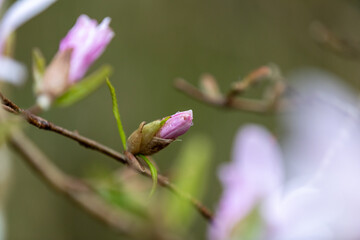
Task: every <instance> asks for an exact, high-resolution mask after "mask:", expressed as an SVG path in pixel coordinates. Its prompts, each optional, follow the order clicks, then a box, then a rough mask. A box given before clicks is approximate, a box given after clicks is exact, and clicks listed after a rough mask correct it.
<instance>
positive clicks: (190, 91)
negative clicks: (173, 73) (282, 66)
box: [174, 79, 278, 113]
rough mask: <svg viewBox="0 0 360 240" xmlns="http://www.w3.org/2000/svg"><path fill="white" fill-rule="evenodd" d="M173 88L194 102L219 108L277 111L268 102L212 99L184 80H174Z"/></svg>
mask: <svg viewBox="0 0 360 240" xmlns="http://www.w3.org/2000/svg"><path fill="white" fill-rule="evenodd" d="M174 86H175V88H176V89H178V90H180V91H181V92H183V93H185V94H187V95H188V96H190V97H192V98H194V99H195V100H198V101H200V102H204V103H206V104H208V105H211V106H215V107H219V108H227V109H235V110H241V111H247V112H255V113H269V112H272V111H276V110H278V109H277V108H275V109H274V108H273V106H274V105H273V103H272V102H269V101H263V100H252V99H245V98H233V97H232V99H231V101H229V98H228V97H227V96H226V97H225V96H222V97H219V98H212V97H210V96H208V95H207V94H205V93H203V92H202V91H200V90H199V89H197V88H196V87H194V86H193V85H191V84H190V83H188V82H187V81H185V80H184V79H177V80H175V82H174Z"/></svg>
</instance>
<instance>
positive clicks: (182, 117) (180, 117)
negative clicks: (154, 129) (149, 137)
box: [157, 110, 193, 139]
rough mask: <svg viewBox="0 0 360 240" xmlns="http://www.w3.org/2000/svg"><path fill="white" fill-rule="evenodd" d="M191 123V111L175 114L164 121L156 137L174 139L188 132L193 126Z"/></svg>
mask: <svg viewBox="0 0 360 240" xmlns="http://www.w3.org/2000/svg"><path fill="white" fill-rule="evenodd" d="M192 121H193V112H192V110H188V111H183V112H177V113H175V114H174V115H172V116H171V117H170V118H169V119H168V120H167V121H166V123H165V124H164V126H162V127H161V129H160V130H159V132H158V133H157V136H158V137H160V138H164V139H175V138H177V137H179V136H181V135H183V134H184V133H186V132H187V131H188V130H189V128H190V127H191V126H192V125H193V122H192Z"/></svg>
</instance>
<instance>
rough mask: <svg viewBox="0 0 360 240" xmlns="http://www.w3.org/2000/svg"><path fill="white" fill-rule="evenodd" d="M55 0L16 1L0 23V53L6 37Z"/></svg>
mask: <svg viewBox="0 0 360 240" xmlns="http://www.w3.org/2000/svg"><path fill="white" fill-rule="evenodd" d="M55 1H56V0H18V1H16V2H15V3H14V4H13V5H12V6H11V7H10V8H9V9H8V10H7V11H6V13H5V15H4V17H3V19H2V21H1V23H0V52H1V48H2V46H3V44H4V42H5V40H6V39H7V37H8V36H9V35H10V34H11V33H12V32H13V31H15V30H16V29H17V28H18V27H20V26H21V25H22V24H24V23H25V22H27V21H28V20H29V19H31V18H32V17H34V16H36V15H37V14H39V13H40V12H42V11H43V10H45V9H46V8H47V7H49V6H50V5H51V4H53V3H54V2H55Z"/></svg>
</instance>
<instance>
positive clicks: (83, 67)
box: [59, 15, 114, 82]
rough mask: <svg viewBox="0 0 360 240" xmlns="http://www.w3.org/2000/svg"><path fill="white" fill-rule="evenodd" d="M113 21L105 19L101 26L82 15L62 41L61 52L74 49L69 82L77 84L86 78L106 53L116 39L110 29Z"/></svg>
mask: <svg viewBox="0 0 360 240" xmlns="http://www.w3.org/2000/svg"><path fill="white" fill-rule="evenodd" d="M110 21H111V19H110V18H109V17H107V18H105V19H104V20H103V21H102V22H101V23H100V24H98V23H97V21H96V20H93V19H90V18H89V17H88V16H86V15H81V16H80V17H79V18H78V20H77V21H76V24H75V26H74V27H73V28H72V29H71V30H70V31H69V32H68V34H67V35H66V37H65V38H64V39H62V40H61V42H60V47H59V51H65V50H67V49H73V51H72V55H71V64H70V73H69V80H70V81H71V82H75V81H78V80H80V79H81V78H83V77H84V75H85V73H86V71H87V70H88V68H89V67H90V65H91V64H92V63H93V62H94V61H95V60H96V59H97V58H98V57H99V56H100V55H101V54H102V53H103V52H104V50H105V48H106V46H107V45H108V44H109V43H110V41H111V39H112V38H113V37H114V32H113V31H112V30H111V28H110V27H109V24H110Z"/></svg>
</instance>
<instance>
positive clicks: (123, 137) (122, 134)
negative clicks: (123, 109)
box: [106, 79, 127, 150]
mask: <svg viewBox="0 0 360 240" xmlns="http://www.w3.org/2000/svg"><path fill="white" fill-rule="evenodd" d="M106 83H107V85H108V87H109V90H110V94H111V99H112V104H113V114H114V117H115V119H116V122H117V125H118V129H119V134H120V138H121V141H122V144H123V147H124V150H126V149H127V146H126V135H125V132H124V128H123V125H122V123H121V119H120V113H119V108H118V104H117V99H116V93H115V88H114V87H113V85H111V82H110V80H109V79H106Z"/></svg>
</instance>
